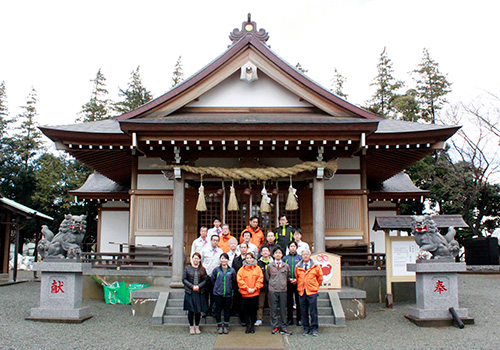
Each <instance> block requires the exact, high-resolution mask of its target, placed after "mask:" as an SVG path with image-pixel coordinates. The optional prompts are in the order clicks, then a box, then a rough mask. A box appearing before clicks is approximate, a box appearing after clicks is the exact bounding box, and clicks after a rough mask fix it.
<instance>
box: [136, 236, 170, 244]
mask: <svg viewBox="0 0 500 350" xmlns="http://www.w3.org/2000/svg"><path fill="white" fill-rule="evenodd" d="M172 242H173V238H172V237H165V236H136V237H135V244H143V245H157V246H165V247H166V246H169V245H170V246H171V245H172Z"/></svg>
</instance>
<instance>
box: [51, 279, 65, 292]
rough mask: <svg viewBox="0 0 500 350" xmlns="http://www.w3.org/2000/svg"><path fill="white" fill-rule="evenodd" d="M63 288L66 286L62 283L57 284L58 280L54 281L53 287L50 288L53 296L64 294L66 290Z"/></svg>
mask: <svg viewBox="0 0 500 350" xmlns="http://www.w3.org/2000/svg"><path fill="white" fill-rule="evenodd" d="M63 286H64V282H62V281H57V282H56V280H52V286H51V288H50V292H51V293H53V294H57V293H59V292H61V293H64V290H63V289H62V287H63Z"/></svg>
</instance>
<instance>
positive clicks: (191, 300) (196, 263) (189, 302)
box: [182, 253, 209, 334]
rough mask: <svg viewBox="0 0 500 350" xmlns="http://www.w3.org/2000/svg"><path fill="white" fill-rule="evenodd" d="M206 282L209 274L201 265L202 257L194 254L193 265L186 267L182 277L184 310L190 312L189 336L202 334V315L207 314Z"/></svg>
mask: <svg viewBox="0 0 500 350" xmlns="http://www.w3.org/2000/svg"><path fill="white" fill-rule="evenodd" d="M208 278H209V277H208ZM206 281H207V272H206V271H205V268H204V267H203V266H202V265H201V255H200V253H194V254H193V256H192V257H191V265H188V266H186V268H185V269H184V274H183V275H182V283H184V290H185V292H186V293H185V294H184V310H186V311H188V320H189V334H200V319H201V313H202V312H207V299H206V298H205V295H204V291H205V284H206Z"/></svg>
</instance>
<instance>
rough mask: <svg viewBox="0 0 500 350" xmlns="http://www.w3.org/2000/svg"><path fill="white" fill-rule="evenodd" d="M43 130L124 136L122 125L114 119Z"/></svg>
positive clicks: (55, 126) (51, 127) (44, 127)
mask: <svg viewBox="0 0 500 350" xmlns="http://www.w3.org/2000/svg"><path fill="white" fill-rule="evenodd" d="M41 129H51V130H60V131H72V132H82V133H94V134H99V133H102V134H123V131H122V130H121V129H120V123H119V122H118V121H117V120H114V119H106V120H101V121H98V122H88V123H78V124H67V125H46V126H43V127H41Z"/></svg>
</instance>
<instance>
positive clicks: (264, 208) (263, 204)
mask: <svg viewBox="0 0 500 350" xmlns="http://www.w3.org/2000/svg"><path fill="white" fill-rule="evenodd" d="M262 186H263V187H262V191H261V192H260V194H261V195H262V200H261V201H260V211H261V212H262V213H270V212H271V206H270V205H269V202H271V198H269V195H268V194H267V190H266V182H265V181H264V184H263V185H262Z"/></svg>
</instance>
